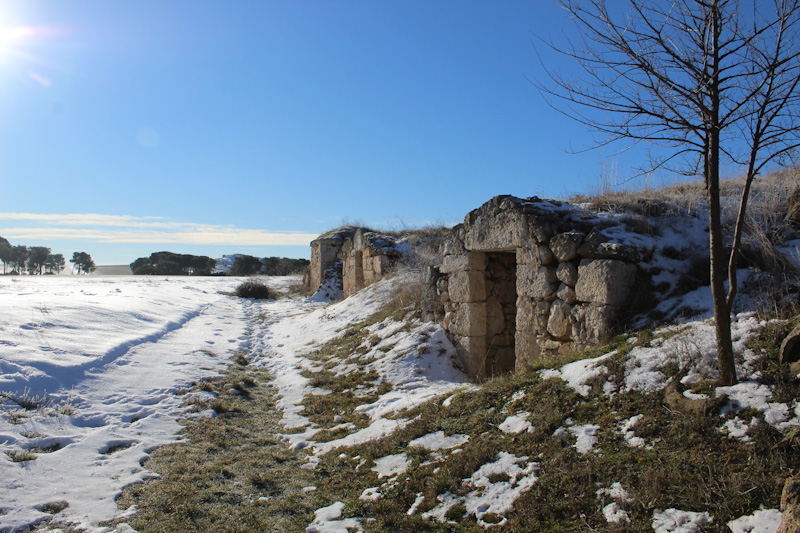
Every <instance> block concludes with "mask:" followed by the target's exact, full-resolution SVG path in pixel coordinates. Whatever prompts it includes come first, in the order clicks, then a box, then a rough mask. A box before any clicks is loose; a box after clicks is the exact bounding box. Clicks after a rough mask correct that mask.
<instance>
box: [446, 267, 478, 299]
mask: <svg viewBox="0 0 800 533" xmlns="http://www.w3.org/2000/svg"><path fill="white" fill-rule="evenodd" d="M447 290H448V292H449V293H450V299H451V300H452V301H454V302H459V303H461V302H482V301H485V300H486V283H485V278H484V275H483V272H475V271H466V272H453V273H452V274H450V276H449V277H448V280H447Z"/></svg>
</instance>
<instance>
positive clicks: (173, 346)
mask: <svg viewBox="0 0 800 533" xmlns="http://www.w3.org/2000/svg"><path fill="white" fill-rule="evenodd" d="M240 282H241V279H237V278H171V279H164V278H156V277H133V276H131V277H113V278H95V277H66V276H65V277H33V276H31V277H18V278H16V277H15V278H11V277H8V278H3V279H0V369H2V375H0V394H3V397H2V398H0V409H2V411H0V451H2V452H5V453H4V456H3V457H2V459H0V530H4V529H12V530H13V529H17V528H23V527H26V526H29V525H32V524H36V523H38V522H41V521H42V520H46V519H48V518H49V517H51V516H53V514H57V518H58V519H59V520H63V521H67V522H71V523H74V524H76V525H79V526H80V527H84V528H88V529H89V530H99V531H102V530H104V529H105V528H102V527H99V523H100V522H102V521H104V520H109V519H112V518H115V517H119V516H124V515H125V511H124V510H123V511H119V510H118V509H117V507H116V504H115V501H114V498H115V497H116V496H117V495H118V494H119V493H120V491H121V490H122V488H124V487H125V486H127V485H129V484H131V483H137V482H139V481H142V480H144V479H147V478H148V477H150V476H153V475H154V474H153V473H151V472H148V471H147V470H145V469H144V468H143V467H142V466H141V463H142V462H143V461H144V460H145V459H146V457H147V454H148V452H149V451H150V450H152V449H153V448H155V447H157V446H160V445H163V444H166V443H169V442H174V441H176V440H179V436H178V435H177V432H178V431H179V430H180V426H179V425H178V423H177V420H178V419H179V418H181V417H185V416H187V414H189V413H188V411H187V409H186V408H185V406H184V400H185V396H183V394H184V393H186V392H187V391H188V390H189V388H190V385H191V383H192V382H193V381H196V380H198V379H201V378H204V377H209V376H213V375H215V374H217V373H219V372H220V371H221V370H222V369H224V367H225V366H227V365H228V364H229V362H230V361H229V360H230V358H231V357H232V356H233V355H235V354H242V355H244V356H246V357H248V359H249V360H250V361H251V363H252V365H253V366H257V367H266V368H268V369H269V370H270V371H271V373H272V374H273V375H274V376H275V385H276V386H277V387H278V388H279V391H280V394H281V396H282V400H281V407H282V408H283V410H284V425H285V426H286V427H287V428H305V429H304V431H303V432H301V433H294V434H292V435H287V436H286V439H287V445H288V446H292V447H293V448H295V449H300V448H304V447H313V450H314V452H315V453H316V454H320V453H324V452H325V451H328V450H330V449H332V448H334V447H336V446H343V445H347V444H351V443H352V442H355V441H362V442H363V441H364V440H369V439H371V438H376V437H378V436H381V435H384V434H386V433H387V432H391V431H392V430H393V429H394V428H396V427H397V426H398V424H401V423H402V421H398V420H391V421H390V420H387V419H384V418H382V415H384V414H386V413H389V412H393V411H396V410H398V409H400V408H404V407H409V406H413V405H415V404H418V403H420V402H422V401H425V400H427V399H429V398H431V397H433V396H436V395H438V394H443V393H445V392H447V391H450V390H452V389H454V388H455V387H458V386H462V385H463V383H464V381H465V377H464V375H463V374H461V373H460V372H459V371H457V370H455V369H454V368H453V367H452V365H451V364H450V357H441V355H442V354H443V353H444V354H445V355H447V356H449V355H450V352H449V351H452V349H453V348H452V346H451V345H450V344H449V342H448V341H447V340H446V339H445V338H444V337H443V335H442V334H441V331H439V332H436V331H431V333H432V334H433V335H432V338H430V339H429V340H428V346H429V351H430V353H429V354H427V356H426V357H422V358H421V356H420V354H419V353H418V350H417V346H418V341H416V340H415V335H417V336H418V335H419V330H420V328H421V330H422V331H423V332H424V331H425V330H431V328H432V327H431V325H426V326H420V327H419V328H417V330H414V331H412V332H410V333H409V332H401V333H398V332H396V331H394V330H392V328H391V327H389V328H387V330H386V331H384V332H383V333H382V334H383V335H384V336H387V335H392V334H393V335H394V336H393V342H394V343H396V344H397V346H396V347H394V348H393V349H392V350H388V354H387V356H386V357H385V358H384V360H383V361H382V362H380V361H379V362H378V364H379V365H382V366H381V368H380V370H381V372H382V373H383V374H384V375H386V376H387V379H388V380H389V381H390V382H391V383H392V384H393V385H394V386H395V388H394V390H393V391H392V392H391V393H390V394H389V395H387V396H386V397H385V398H382V399H381V401H379V402H378V403H376V404H375V405H371V406H366V408H365V411H366V412H368V413H369V414H370V415H371V416H372V418H373V419H374V423H373V424H372V425H371V426H370V427H369V428H366V430H364V431H360V432H357V433H355V434H352V435H350V436H349V438H345V439H342V441H341V442H336V441H334V442H327V443H324V444H321V445H317V444H316V443H314V442H313V440H312V438H313V436H314V434H315V433H316V432H317V431H318V429H316V428H313V427H312V426H311V425H310V424H309V423H308V421H307V420H306V418H305V417H304V416H302V414H301V411H302V406H300V405H299V404H300V402H301V401H302V399H303V396H304V394H306V393H307V392H308V387H307V382H308V380H307V379H306V378H304V377H303V376H302V375H301V371H302V370H303V368H307V367H309V366H310V365H311V363H310V362H309V361H306V360H304V359H303V358H301V357H300V355H301V354H303V353H308V352H309V351H310V350H311V349H312V348H313V347H314V346H315V345H319V344H321V343H324V342H326V341H328V340H330V339H331V338H333V337H335V336H336V335H337V334H338V333H340V331H341V330H342V329H343V328H345V327H346V326H347V325H348V324H350V323H353V322H357V321H359V320H362V319H364V318H366V317H368V316H369V315H371V314H373V313H375V312H376V311H378V310H379V309H380V308H381V306H383V305H384V304H385V302H386V300H387V299H388V298H389V297H390V294H391V285H390V283H389V282H381V283H379V284H376V286H375V287H373V288H372V290H369V291H363V292H361V293H360V294H359V295H356V296H355V297H352V298H349V299H347V300H345V301H343V302H340V303H337V304H333V305H328V306H326V303H325V302H320V301H314V299H302V298H291V299H278V300H269V301H251V300H246V299H240V298H235V297H232V296H230V295H229V294H225V293H229V292H230V291H231V290H232V289H233V288H235V286H236V285H238V283H240ZM297 282H298V279H297V278H291V277H287V278H269V280H268V283H269V284H270V286H272V287H274V288H277V289H279V290H280V289H285V288H287V287H288V286H289V285H290V284H291V283H297ZM432 329H433V330H435V329H436V328H435V327H434V328H432ZM426 336H427V335H426ZM398 341H402V342H398ZM442 346H444V347H442ZM409 353H413V357H406V358H405V359H404V358H403V354H406V355H408V354H409ZM424 355H426V354H423V356H424ZM395 359H398V361H397V362H395V363H394V364H391V365H389V364H388V363H387V361H389V360H395ZM423 367H424V368H423ZM25 400H28V401H31V402H37V403H39V404H41V407H38V408H33V409H23V408H21V406H20V405H19V403H20V401H22V402H23V403H26V402H25ZM189 416H193V415H191V414H189ZM25 450H30V451H33V452H34V453H35V454H36V458H35V460H29V461H14V460H12V456H14V455H15V454H18V453H19V452H22V451H25ZM310 457H311V458H312V463H311V464H313V458H314V455H312V456H310ZM62 508H63V510H62ZM130 512H133V510H131V511H130Z"/></svg>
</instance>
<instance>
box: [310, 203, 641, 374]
mask: <svg viewBox="0 0 800 533" xmlns="http://www.w3.org/2000/svg"><path fill="white" fill-rule="evenodd" d="M619 227H620V221H619V219H616V220H612V219H611V218H607V219H604V218H602V217H598V216H597V215H595V214H593V213H590V212H589V211H586V210H584V209H581V208H579V207H576V206H574V205H572V204H569V203H566V202H560V201H556V200H542V199H539V198H528V199H520V198H515V197H513V196H497V197H495V198H493V199H492V200H490V201H489V202H487V203H485V204H484V205H483V206H481V207H480V208H478V209H476V210H474V211H472V212H470V213H469V214H468V215H467V216H466V218H465V220H464V223H463V224H460V225H458V226H456V227H454V228H452V230H450V231H449V234H448V236H447V237H446V239H445V242H444V245H443V249H442V250H441V252H442V255H441V260H440V261H438V264H434V265H428V266H425V267H424V268H423V286H424V287H423V298H422V313H423V319H424V320H433V321H436V322H439V323H440V324H441V325H442V326H443V327H444V329H445V330H446V332H447V334H448V336H449V338H450V339H451V340H452V342H453V344H454V345H455V346H456V349H457V351H458V354H459V358H460V359H461V364H462V366H463V367H464V368H465V370H466V371H467V373H468V374H469V375H470V376H471V377H473V378H475V379H485V378H489V377H492V376H496V375H500V374H504V373H508V372H513V371H515V370H517V369H521V368H523V367H524V366H525V365H527V364H529V363H530V362H533V361H536V360H538V359H545V358H551V357H553V356H556V355H559V354H563V353H566V352H567V351H569V350H571V349H573V348H576V347H580V346H586V345H590V344H593V343H596V342H598V341H599V340H601V339H602V338H603V337H606V336H608V335H609V334H610V333H612V332H613V331H615V330H617V329H618V328H619V327H620V326H622V325H623V324H624V322H625V320H626V319H628V318H630V317H631V316H632V315H633V314H634V312H635V311H637V310H639V309H641V307H642V305H641V303H642V302H644V301H646V300H647V299H650V301H651V300H652V298H651V296H652V294H651V291H650V289H649V287H650V285H651V282H650V274H649V273H647V272H644V271H643V270H642V267H641V266H640V264H642V263H641V262H642V261H643V260H646V259H647V257H644V256H646V255H647V254H648V253H650V252H647V251H646V250H644V249H643V248H642V247H634V246H631V245H628V244H624V243H622V242H617V241H615V240H614V239H612V237H611V236H609V234H610V235H615V233H614V230H615V229H619ZM604 230H608V231H607V233H609V234H607V233H604ZM625 231H626V232H628V233H626V235H630V231H631V230H630V229H626V230H625ZM623 240H625V239H623ZM406 248H408V247H407V246H406V245H405V242H404V241H403V242H398V240H397V237H394V236H389V235H384V234H380V233H377V232H374V231H371V230H367V229H364V228H357V227H345V228H341V229H339V230H336V231H334V232H330V233H328V234H325V235H322V236H320V237H319V238H318V239H316V240H314V241H313V242H312V243H311V265H310V270H309V272H308V274H307V276H306V288H307V289H308V290H310V291H311V292H314V291H317V289H319V288H320V287H321V286H324V285H325V284H329V283H331V280H333V281H334V282H336V283H338V284H339V287H340V288H341V291H342V292H341V293H339V294H338V297H347V296H350V295H352V294H353V293H355V292H356V291H358V290H360V289H362V288H363V287H366V286H367V285H369V284H371V283H374V282H375V281H377V280H379V279H380V278H381V277H383V276H384V275H385V274H386V273H387V271H388V269H389V268H390V267H391V266H393V265H394V264H395V263H396V262H397V260H398V259H399V258H400V257H401V255H402V254H403V253H406V252H408V250H407V249H406ZM339 280H340V281H339Z"/></svg>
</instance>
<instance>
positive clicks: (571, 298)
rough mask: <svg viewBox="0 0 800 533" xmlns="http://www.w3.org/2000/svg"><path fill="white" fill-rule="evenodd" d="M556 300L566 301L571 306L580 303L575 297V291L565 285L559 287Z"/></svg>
mask: <svg viewBox="0 0 800 533" xmlns="http://www.w3.org/2000/svg"><path fill="white" fill-rule="evenodd" d="M556 298H559V299H561V300H564V301H565V302H567V303H568V304H570V305H572V304H574V303H575V302H577V301H578V299H577V298H576V297H575V289H573V288H572V287H570V286H569V285H565V284H563V283H562V284H561V285H560V286H559V287H558V290H557V291H556Z"/></svg>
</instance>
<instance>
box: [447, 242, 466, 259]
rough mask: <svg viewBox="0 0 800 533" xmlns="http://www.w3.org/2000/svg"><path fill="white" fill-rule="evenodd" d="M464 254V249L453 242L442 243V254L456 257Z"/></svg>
mask: <svg viewBox="0 0 800 533" xmlns="http://www.w3.org/2000/svg"><path fill="white" fill-rule="evenodd" d="M462 253H464V247H463V246H460V245H458V244H456V243H455V242H453V241H447V242H445V243H444V250H443V251H442V254H443V255H445V256H447V255H457V254H462Z"/></svg>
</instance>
